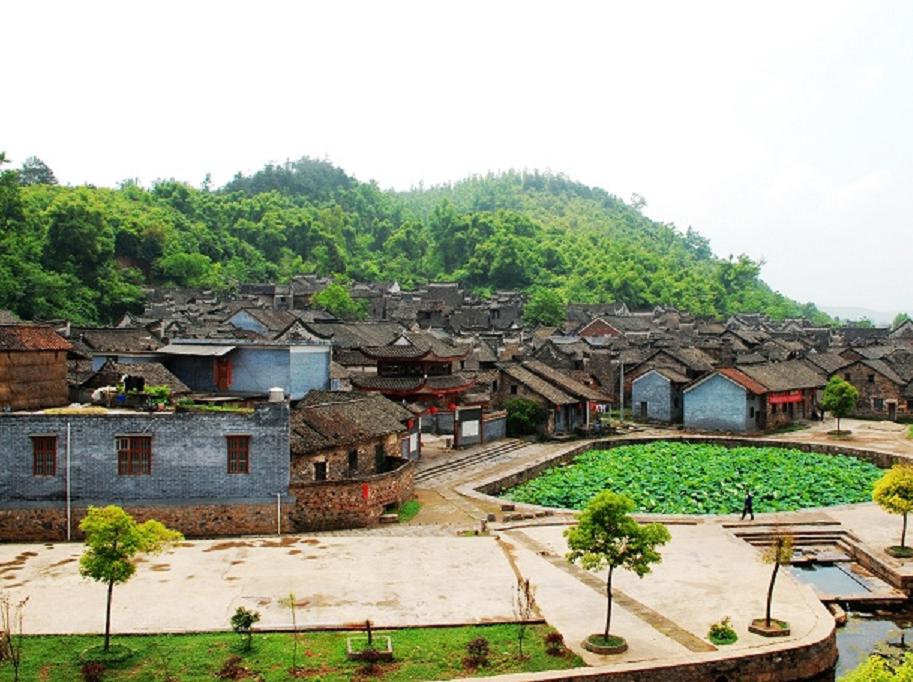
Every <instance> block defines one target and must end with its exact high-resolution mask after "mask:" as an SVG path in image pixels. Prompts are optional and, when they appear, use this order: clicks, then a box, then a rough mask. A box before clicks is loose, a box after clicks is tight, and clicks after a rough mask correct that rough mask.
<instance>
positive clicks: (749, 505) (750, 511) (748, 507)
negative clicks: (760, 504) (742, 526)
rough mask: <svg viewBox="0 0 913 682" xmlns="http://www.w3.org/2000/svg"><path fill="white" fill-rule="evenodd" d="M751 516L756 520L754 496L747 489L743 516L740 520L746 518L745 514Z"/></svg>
mask: <svg viewBox="0 0 913 682" xmlns="http://www.w3.org/2000/svg"><path fill="white" fill-rule="evenodd" d="M746 514H747V515H749V516H751V520H752V521H754V498H753V497H752V496H751V491H750V490H746V491H745V502H744V503H743V504H742V518H741V519H739V520H740V521H744V520H745V515H746Z"/></svg>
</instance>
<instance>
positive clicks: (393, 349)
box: [361, 343, 431, 360]
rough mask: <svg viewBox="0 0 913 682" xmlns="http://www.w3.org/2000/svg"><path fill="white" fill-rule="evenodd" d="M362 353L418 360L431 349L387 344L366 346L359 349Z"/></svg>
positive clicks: (380, 356)
mask: <svg viewBox="0 0 913 682" xmlns="http://www.w3.org/2000/svg"><path fill="white" fill-rule="evenodd" d="M361 352H362V354H364V355H366V356H368V357H369V358H380V359H391V360H393V359H395V360H419V359H421V358H423V357H425V356H426V355H428V354H429V353H430V352H431V351H429V350H427V349H422V348H417V347H416V346H413V345H412V344H409V345H403V346H398V345H396V344H392V343H391V344H389V345H387V346H368V347H365V348H362V349H361Z"/></svg>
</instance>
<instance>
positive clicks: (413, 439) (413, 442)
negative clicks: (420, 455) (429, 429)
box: [409, 433, 418, 452]
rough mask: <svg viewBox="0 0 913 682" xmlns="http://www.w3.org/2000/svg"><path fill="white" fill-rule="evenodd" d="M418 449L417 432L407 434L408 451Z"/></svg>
mask: <svg viewBox="0 0 913 682" xmlns="http://www.w3.org/2000/svg"><path fill="white" fill-rule="evenodd" d="M416 450H418V434H417V433H413V434H412V435H411V436H409V452H415V451H416Z"/></svg>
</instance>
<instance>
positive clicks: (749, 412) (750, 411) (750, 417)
mask: <svg viewBox="0 0 913 682" xmlns="http://www.w3.org/2000/svg"><path fill="white" fill-rule="evenodd" d="M748 418H749V419H754V407H749V408H748Z"/></svg>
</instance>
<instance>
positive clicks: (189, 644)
mask: <svg viewBox="0 0 913 682" xmlns="http://www.w3.org/2000/svg"><path fill="white" fill-rule="evenodd" d="M549 630H550V628H549V627H548V626H547V625H535V626H531V627H530V629H529V631H528V633H527V636H526V639H525V640H524V644H523V651H524V653H525V654H526V655H528V656H529V658H528V659H527V660H523V661H520V660H518V657H517V629H516V626H514V625H490V626H468V627H456V628H410V629H405V630H394V631H389V630H388V631H380V630H378V631H377V633H376V634H377V635H378V636H383V635H389V636H390V637H392V639H393V651H394V656H395V660H394V661H393V662H392V663H384V664H380V673H379V674H378V675H377V677H378V678H379V679H383V680H385V681H387V682H395V681H398V680H410V681H415V682H417V681H419V680H432V679H450V678H455V677H467V676H486V675H498V674H503V673H513V672H538V671H541V670H556V669H561V670H564V669H567V668H572V667H577V666H583V665H584V663H583V662H582V661H581V659H580V658H578V657H577V656H576V655H574V654H572V653H570V652H565V655H564V656H550V655H548V654H547V653H546V651H545V641H544V638H545V635H546V634H547V633H548V631H549ZM361 634H363V633H359V632H303V633H300V634H299V635H298V637H299V640H298V665H299V667H301V668H304V669H305V670H307V671H309V674H308V675H302V677H304V678H305V679H314V680H318V679H319V680H321V681H323V682H349V681H350V680H353V679H360V678H361V675H360V673H359V670H360V668H361V667H362V664H361V663H359V662H353V661H348V660H347V659H346V637H350V636H359V635H361ZM477 637H485V638H487V639H488V641H489V643H490V654H489V664H488V665H487V666H485V667H482V668H480V669H478V670H467V669H465V668H464V667H463V659H464V657H465V656H466V644H467V643H468V642H470V641H471V640H473V639H475V638H477ZM291 638H292V635H291V634H290V633H289V634H285V633H278V634H277V633H269V634H255V635H254V640H253V649H252V650H251V651H250V652H244V651H243V650H242V646H241V639H240V638H239V637H238V636H237V635H235V634H233V633H203V634H188V635H143V636H135V637H115V638H114V639H115V641H117V642H119V643H123V644H126V645H128V646H129V647H130V648H131V649H133V650H134V651H135V652H136V653H135V655H134V656H133V657H132V658H130V659H129V660H128V661H125V662H123V663H119V664H111V665H110V666H106V667H107V670H106V672H105V676H104V679H105V681H106V682H117V681H118V680H130V681H131V682H160V680H162V679H163V678H164V677H165V673H166V672H167V673H170V674H171V675H173V676H174V677H175V678H176V679H178V680H181V682H195V681H197V680H199V681H203V680H205V681H206V682H211V681H212V680H214V679H217V677H216V673H217V672H218V671H219V670H220V669H221V667H222V664H223V663H224V662H225V660H226V659H227V658H229V657H230V656H233V655H237V656H241V658H242V665H243V666H244V667H246V668H248V669H250V670H251V671H253V672H256V673H259V674H261V675H262V676H263V679H264V680H265V681H266V682H274V681H276V682H278V681H279V680H283V681H286V680H289V679H290V677H289V675H288V669H289V668H290V667H291V665H292V639H291ZM100 641H101V637H100V636H85V635H78V636H76V635H74V636H33V637H26V638H25V646H24V650H23V656H22V670H21V672H22V675H21V677H22V679H23V680H47V681H48V682H57V681H58V680H59V681H60V682H73V681H74V680H79V679H82V676H81V675H80V672H79V669H80V666H81V665H82V664H81V663H80V661H79V653H80V651H83V650H84V649H86V648H88V647H91V646H94V645H97V644H99V643H100ZM369 677H370V676H365V678H366V679H368V678H369ZM12 679H13V671H12V668H11V667H10V666H9V664H8V663H4V664H2V665H0V680H3V681H6V680H12ZM251 679H256V677H254V678H251Z"/></svg>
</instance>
